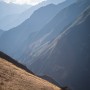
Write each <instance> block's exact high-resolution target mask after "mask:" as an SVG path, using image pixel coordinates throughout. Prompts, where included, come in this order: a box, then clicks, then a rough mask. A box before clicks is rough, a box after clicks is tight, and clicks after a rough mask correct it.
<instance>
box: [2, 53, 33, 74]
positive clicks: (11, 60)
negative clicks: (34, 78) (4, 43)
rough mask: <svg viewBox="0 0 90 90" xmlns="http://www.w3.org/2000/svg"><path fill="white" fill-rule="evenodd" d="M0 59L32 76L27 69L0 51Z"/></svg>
mask: <svg viewBox="0 0 90 90" xmlns="http://www.w3.org/2000/svg"><path fill="white" fill-rule="evenodd" d="M0 57H1V58H3V59H5V60H7V61H9V62H11V63H13V64H14V65H16V66H17V67H20V68H22V69H24V70H25V71H27V72H29V73H31V74H33V75H34V73H33V72H32V71H30V70H29V69H27V67H26V66H24V65H22V64H20V63H18V62H17V61H16V60H14V59H13V58H11V57H10V56H8V55H6V54H5V53H3V52H1V51H0Z"/></svg>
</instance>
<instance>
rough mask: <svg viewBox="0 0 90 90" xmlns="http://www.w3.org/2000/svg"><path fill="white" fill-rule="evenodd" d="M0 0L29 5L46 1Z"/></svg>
mask: <svg viewBox="0 0 90 90" xmlns="http://www.w3.org/2000/svg"><path fill="white" fill-rule="evenodd" d="M0 1H5V2H7V3H10V2H12V3H15V4H31V5H36V4H38V3H40V2H42V1H46V0H0ZM53 1H54V2H62V1H65V0H50V2H53Z"/></svg>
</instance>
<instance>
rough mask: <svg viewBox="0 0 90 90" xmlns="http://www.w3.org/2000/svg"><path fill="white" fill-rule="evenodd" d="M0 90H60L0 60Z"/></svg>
mask: <svg viewBox="0 0 90 90" xmlns="http://www.w3.org/2000/svg"><path fill="white" fill-rule="evenodd" d="M0 90H61V89H60V88H58V87H57V86H55V85H53V84H51V83H49V82H47V81H46V80H43V79H41V78H39V77H37V76H34V75H32V74H29V73H27V72H26V71H24V70H22V69H20V68H18V67H16V66H15V65H13V64H12V63H10V62H8V61H6V60H4V59H1V58H0Z"/></svg>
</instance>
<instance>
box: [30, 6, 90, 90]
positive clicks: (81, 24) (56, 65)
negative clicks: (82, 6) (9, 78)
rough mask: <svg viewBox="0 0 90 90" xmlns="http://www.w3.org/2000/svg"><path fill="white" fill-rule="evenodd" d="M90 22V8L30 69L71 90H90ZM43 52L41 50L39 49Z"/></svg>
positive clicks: (50, 45)
mask: <svg viewBox="0 0 90 90" xmlns="http://www.w3.org/2000/svg"><path fill="white" fill-rule="evenodd" d="M89 23H90V8H89V9H87V10H86V11H85V12H83V13H82V14H81V15H80V17H78V18H77V20H76V21H75V22H74V23H72V25H71V26H70V27H68V28H67V29H65V31H63V32H62V33H61V34H60V35H59V36H58V37H57V38H56V39H54V40H53V41H52V42H51V43H49V44H48V45H47V46H46V47H45V49H44V51H43V52H42V53H41V54H40V55H39V56H38V57H37V60H36V61H35V62H34V63H33V64H32V65H29V68H30V69H31V70H32V71H33V72H34V73H36V74H39V75H42V76H43V75H48V76H50V77H52V78H53V79H54V80H55V81H57V82H58V83H59V84H60V82H61V81H62V83H63V84H64V85H66V86H68V87H70V88H72V90H89V89H90V86H89V84H90V66H89V63H90V25H89ZM51 47H52V48H51ZM42 49H43V48H40V50H42ZM46 52H47V53H46ZM39 63H40V64H39ZM38 64H39V65H38Z"/></svg>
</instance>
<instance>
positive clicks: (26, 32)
mask: <svg viewBox="0 0 90 90" xmlns="http://www.w3.org/2000/svg"><path fill="white" fill-rule="evenodd" d="M63 5H64V3H63ZM65 5H66V6H67V5H68V4H66V3H65ZM60 7H61V8H62V4H59V5H54V4H50V5H47V6H45V7H42V8H40V9H38V10H37V11H36V12H35V13H34V14H33V15H32V16H31V17H30V19H28V20H26V21H25V22H24V23H23V24H21V25H20V26H19V27H16V28H14V29H12V30H9V31H7V32H5V33H4V34H3V36H2V37H1V38H0V43H1V44H0V50H2V51H4V52H5V53H7V54H9V55H12V56H13V55H15V54H14V53H15V52H16V50H18V49H19V48H20V49H24V48H25V47H26V45H25V46H22V45H24V44H23V43H25V41H27V39H28V38H31V37H32V36H35V34H36V33H38V31H39V30H40V29H41V28H42V27H44V26H45V25H46V24H47V23H48V22H49V21H50V20H51V19H52V18H53V17H54V16H55V15H56V14H57V13H58V12H59V11H60V10H62V9H63V8H64V7H63V8H62V9H61V8H60ZM45 13H47V14H45ZM41 16H42V17H41ZM34 32H36V33H34ZM33 33H34V34H33ZM21 47H22V48H21ZM19 54H22V51H21V50H20V51H19V52H18V53H17V54H16V55H18V56H20V55H19Z"/></svg>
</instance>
